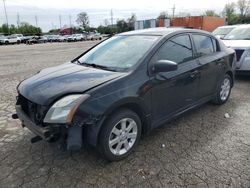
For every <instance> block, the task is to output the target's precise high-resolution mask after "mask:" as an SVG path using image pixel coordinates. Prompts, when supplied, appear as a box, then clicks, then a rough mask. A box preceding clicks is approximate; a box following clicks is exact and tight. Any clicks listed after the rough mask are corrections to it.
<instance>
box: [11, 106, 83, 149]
mask: <svg viewBox="0 0 250 188" xmlns="http://www.w3.org/2000/svg"><path fill="white" fill-rule="evenodd" d="M12 117H13V118H14V119H17V118H18V119H19V120H20V121H21V122H22V126H23V127H27V128H28V129H29V130H30V131H31V132H33V133H34V134H35V135H37V136H36V137H34V138H32V139H31V142H32V143H34V142H37V141H39V140H42V139H43V140H46V141H51V140H52V139H54V138H57V140H59V145H60V146H62V145H64V146H62V147H63V148H65V147H67V149H68V150H79V149H81V147H82V142H83V138H82V135H83V134H82V127H78V126H66V125H64V126H63V125H52V126H45V127H43V126H39V125H36V124H35V123H34V122H33V121H32V120H31V119H30V118H29V117H28V116H27V115H26V113H25V112H24V111H23V109H22V107H21V105H16V114H13V115H12ZM55 140H56V139H55Z"/></svg>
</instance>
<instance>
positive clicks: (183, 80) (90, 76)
mask: <svg viewBox="0 0 250 188" xmlns="http://www.w3.org/2000/svg"><path fill="white" fill-rule="evenodd" d="M234 63H235V52H234V50H233V49H230V48H226V47H225V45H224V44H223V43H222V42H221V41H220V40H219V39H217V38H216V37H215V36H213V35H211V34H210V33H208V32H204V31H200V30H191V29H174V28H173V29H171V28H169V29H167V28H164V29H163V28H155V29H148V30H137V31H133V32H127V33H122V34H118V35H116V36H114V37H111V38H109V39H107V40H105V41H103V42H101V43H100V44H98V45H97V46H95V47H93V48H91V49H90V50H88V51H86V52H84V53H83V54H82V55H80V56H79V57H77V58H75V59H74V60H72V61H71V62H69V63H66V64H62V65H60V66H56V67H53V68H48V69H45V70H42V71H40V72H39V73H38V74H36V75H34V76H33V77H30V78H28V79H26V80H24V81H22V82H21V83H20V84H19V85H18V87H17V91H18V97H17V102H16V112H17V114H13V116H12V117H13V118H19V119H20V120H21V121H22V124H23V126H24V127H27V128H28V129H30V130H31V131H32V132H34V133H35V134H36V135H38V136H37V137H34V138H33V139H32V140H31V141H32V142H36V141H38V140H41V139H44V140H47V141H50V140H51V139H53V138H54V139H59V144H60V145H63V146H65V147H66V148H67V149H69V150H76V149H80V148H81V146H82V143H83V135H84V138H85V139H84V141H86V142H88V143H89V144H91V145H93V146H95V147H96V148H98V149H99V151H100V152H101V153H102V154H103V156H104V157H106V158H107V159H108V160H110V161H117V160H121V159H123V158H124V157H126V156H128V155H129V154H130V153H131V152H132V151H133V149H134V148H135V147H136V145H137V144H138V143H139V140H140V138H141V135H142V134H146V133H148V132H150V131H151V130H152V129H154V128H156V127H158V126H160V125H162V124H163V123H165V122H166V121H169V120H170V119H172V118H174V117H176V116H178V115H180V114H182V113H184V112H186V111H188V110H190V109H192V108H195V107H197V106H199V105H202V104H204V103H206V102H209V101H213V102H214V103H215V104H218V105H221V104H224V103H226V102H227V100H228V98H229V96H230V92H231V88H232V87H233V84H234ZM31 91H32V92H31ZM65 144H66V145H65Z"/></svg>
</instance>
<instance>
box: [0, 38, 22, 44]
mask: <svg viewBox="0 0 250 188" xmlns="http://www.w3.org/2000/svg"><path fill="white" fill-rule="evenodd" d="M0 43H1V44H20V43H21V39H20V38H19V37H16V36H7V37H2V38H1V39H0Z"/></svg>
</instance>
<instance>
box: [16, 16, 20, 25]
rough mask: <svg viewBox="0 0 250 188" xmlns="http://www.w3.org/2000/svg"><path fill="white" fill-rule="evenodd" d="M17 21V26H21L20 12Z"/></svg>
mask: <svg viewBox="0 0 250 188" xmlns="http://www.w3.org/2000/svg"><path fill="white" fill-rule="evenodd" d="M16 23H17V27H19V26H20V16H19V12H18V13H17V21H16Z"/></svg>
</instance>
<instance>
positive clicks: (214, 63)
mask: <svg viewBox="0 0 250 188" xmlns="http://www.w3.org/2000/svg"><path fill="white" fill-rule="evenodd" d="M192 38H193V42H194V46H195V49H196V57H197V58H198V60H199V69H198V71H199V72H200V73H201V78H200V84H199V93H198V98H199V99H202V98H205V97H209V96H211V95H212V94H214V93H215V90H216V87H217V83H218V80H219V78H220V74H222V72H223V71H222V67H223V65H224V64H225V63H224V62H225V59H224V58H223V52H220V51H219V49H218V44H217V40H216V39H214V38H213V37H211V36H209V35H205V34H204V35H203V34H192Z"/></svg>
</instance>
